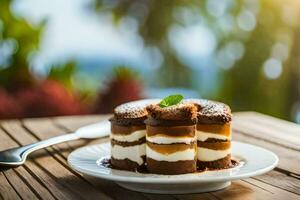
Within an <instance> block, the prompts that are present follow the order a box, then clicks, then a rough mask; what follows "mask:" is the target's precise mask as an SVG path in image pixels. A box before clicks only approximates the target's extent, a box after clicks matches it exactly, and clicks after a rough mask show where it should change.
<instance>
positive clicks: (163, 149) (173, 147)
mask: <svg viewBox="0 0 300 200" xmlns="http://www.w3.org/2000/svg"><path fill="white" fill-rule="evenodd" d="M147 145H148V147H150V148H151V149H152V150H153V151H156V152H158V153H161V154H172V153H175V152H179V151H184V150H187V149H193V148H195V151H196V147H197V145H196V142H194V143H191V144H179V143H176V144H154V143H151V142H147Z"/></svg>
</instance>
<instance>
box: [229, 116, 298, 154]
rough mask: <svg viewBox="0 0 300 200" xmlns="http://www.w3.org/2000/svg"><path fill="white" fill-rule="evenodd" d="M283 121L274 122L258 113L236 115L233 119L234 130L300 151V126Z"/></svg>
mask: <svg viewBox="0 0 300 200" xmlns="http://www.w3.org/2000/svg"><path fill="white" fill-rule="evenodd" d="M282 121H283V120H276V121H274V122H272V120H270V118H269V117H265V116H264V115H262V114H257V113H246V114H245V113H236V114H234V118H233V129H235V130H239V131H242V132H244V133H245V134H248V135H250V136H251V137H256V138H259V139H262V140H266V141H269V142H271V143H276V144H278V145H281V146H285V147H287V148H293V149H295V150H298V151H300V140H299V133H300V126H299V125H297V124H292V123H287V122H285V123H283V122H282Z"/></svg>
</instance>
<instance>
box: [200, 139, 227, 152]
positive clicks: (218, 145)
mask: <svg viewBox="0 0 300 200" xmlns="http://www.w3.org/2000/svg"><path fill="white" fill-rule="evenodd" d="M197 146H198V147H204V148H207V149H213V150H226V149H229V148H230V146H231V142H230V141H226V142H201V141H197Z"/></svg>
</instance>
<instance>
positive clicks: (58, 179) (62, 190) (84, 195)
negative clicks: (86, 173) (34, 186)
mask: <svg viewBox="0 0 300 200" xmlns="http://www.w3.org/2000/svg"><path fill="white" fill-rule="evenodd" d="M2 126H3V128H5V130H6V131H7V132H9V134H10V135H11V136H12V137H13V138H14V139H15V140H16V141H18V142H19V143H20V144H22V145H25V144H28V143H31V142H35V141H37V140H36V139H35V138H34V137H33V136H32V135H31V134H30V133H28V132H27V131H25V129H24V128H23V127H21V124H19V123H17V122H3V123H2ZM50 149H51V148H50ZM40 151H41V152H44V153H45V154H46V155H47V156H41V157H36V158H35V159H34V163H35V164H36V166H37V167H38V168H41V169H42V171H44V172H45V173H44V174H39V175H42V176H43V177H42V178H41V179H40V181H42V182H43V183H44V185H46V186H47V185H48V184H49V182H50V184H51V185H50V187H48V189H49V190H50V191H51V192H52V194H55V195H56V193H59V194H60V195H61V197H62V198H64V199H93V198H101V199H110V198H109V197H108V196H106V195H105V194H104V193H102V192H101V191H99V190H97V189H95V188H93V187H91V185H90V184H89V183H87V182H86V181H85V180H83V179H82V178H80V177H78V176H76V175H74V174H73V173H72V172H71V171H70V170H69V169H67V168H66V167H65V166H63V165H62V164H61V163H60V162H58V161H57V160H56V159H54V158H53V157H51V156H50V154H49V153H48V152H46V151H45V150H40ZM31 167H32V166H31ZM34 169H36V168H34ZM34 173H36V172H34ZM45 175H48V177H45ZM45 178H46V179H45ZM49 178H50V179H49ZM48 181H49V182H48ZM55 185H57V186H56V187H52V186H55ZM86 191H89V192H86ZM61 197H58V199H61Z"/></svg>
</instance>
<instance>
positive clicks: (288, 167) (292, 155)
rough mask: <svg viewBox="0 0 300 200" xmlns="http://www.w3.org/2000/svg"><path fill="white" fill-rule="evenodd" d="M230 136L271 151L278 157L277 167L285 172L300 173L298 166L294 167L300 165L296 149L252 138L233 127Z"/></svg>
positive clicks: (299, 157)
mask: <svg viewBox="0 0 300 200" xmlns="http://www.w3.org/2000/svg"><path fill="white" fill-rule="evenodd" d="M232 136H233V140H237V141H241V142H245V143H249V144H253V145H256V146H260V147H263V148H266V149H269V150H271V151H273V152H274V153H276V155H277V156H278V157H279V164H278V168H280V169H282V170H284V171H286V172H287V173H294V174H300V168H299V167H295V166H300V156H299V152H298V151H295V150H293V149H288V148H285V147H283V146H280V145H277V144H273V143H269V142H268V141H265V140H261V139H258V138H253V137H251V136H249V135H248V134H244V132H240V131H238V130H235V129H233V134H232Z"/></svg>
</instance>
